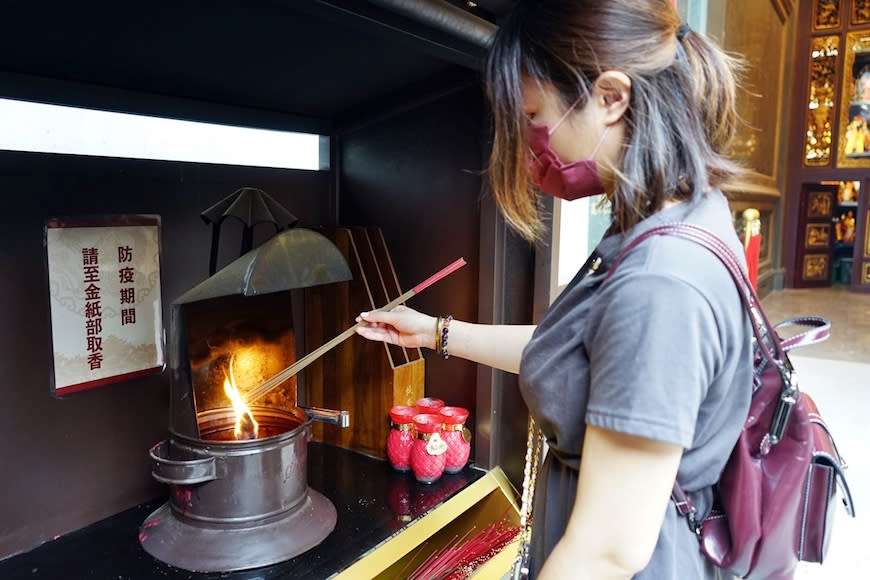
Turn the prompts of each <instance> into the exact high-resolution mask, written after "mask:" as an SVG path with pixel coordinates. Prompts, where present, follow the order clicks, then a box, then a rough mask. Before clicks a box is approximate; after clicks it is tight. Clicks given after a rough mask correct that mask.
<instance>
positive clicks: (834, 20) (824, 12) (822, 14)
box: [813, 0, 842, 30]
mask: <svg viewBox="0 0 870 580" xmlns="http://www.w3.org/2000/svg"><path fill="white" fill-rule="evenodd" d="M840 2H841V0H815V4H814V6H813V29H814V30H825V29H828V28H837V27H839V26H840V13H841V12H842V10H841V9H840Z"/></svg>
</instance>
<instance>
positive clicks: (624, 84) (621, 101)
mask: <svg viewBox="0 0 870 580" xmlns="http://www.w3.org/2000/svg"><path fill="white" fill-rule="evenodd" d="M593 95H594V99H595V101H596V102H597V104H598V105H599V107H601V113H602V114H603V116H604V119H603V120H604V123H605V125H612V124H614V123H616V122H617V121H619V120H620V119H621V118H622V115H623V114H625V111H626V110H627V109H628V104H629V102H630V100H631V79H630V78H628V75H627V74H625V73H624V72H620V71H615V70H608V71H604V72H603V73H601V74H600V75H598V78H597V79H595V83H594V85H593Z"/></svg>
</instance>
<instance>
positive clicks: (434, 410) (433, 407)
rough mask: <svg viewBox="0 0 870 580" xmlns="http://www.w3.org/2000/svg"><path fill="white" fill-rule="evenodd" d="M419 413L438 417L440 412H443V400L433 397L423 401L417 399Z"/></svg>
mask: <svg viewBox="0 0 870 580" xmlns="http://www.w3.org/2000/svg"><path fill="white" fill-rule="evenodd" d="M416 406H417V412H418V413H425V414H432V415H437V414H438V411H440V410H441V407H443V406H444V401H442V400H441V399H433V398H432V397H424V398H422V399H417V403H416Z"/></svg>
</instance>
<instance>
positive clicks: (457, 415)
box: [438, 407, 471, 473]
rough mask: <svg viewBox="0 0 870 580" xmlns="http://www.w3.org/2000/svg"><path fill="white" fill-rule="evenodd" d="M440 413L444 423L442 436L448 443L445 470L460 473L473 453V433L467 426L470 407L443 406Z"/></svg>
mask: <svg viewBox="0 0 870 580" xmlns="http://www.w3.org/2000/svg"><path fill="white" fill-rule="evenodd" d="M438 414H439V415H440V417H441V421H442V423H443V426H442V433H441V438H442V439H444V442H445V443H446V444H447V451H446V453H445V454H444V455H445V456H446V457H445V461H444V471H446V472H447V473H459V472H460V471H462V469H463V468H464V467H465V464H466V463H468V456H469V455H470V454H471V433H470V432H469V431H468V429H466V428H465V421H466V419H468V409H464V408H462V407H442V408H441V410H440V411H439V412H438Z"/></svg>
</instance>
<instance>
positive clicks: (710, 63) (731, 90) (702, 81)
mask: <svg viewBox="0 0 870 580" xmlns="http://www.w3.org/2000/svg"><path fill="white" fill-rule="evenodd" d="M679 43H680V44H681V45H682V50H683V51H684V52H685V55H686V59H687V60H688V63H689V67H690V69H691V71H692V74H691V76H690V79H691V82H692V84H693V89H694V91H693V92H694V100H695V103H696V106H697V107H698V109H699V110H700V111H702V113H703V121H704V127H705V128H706V135H707V141H708V142H709V143H710V145H711V147H712V148H713V150H714V151H715V152H716V153H719V154H723V153H725V152H727V150H728V147H729V146H730V145H731V141H732V139H733V138H734V134H735V132H736V130H737V125H738V123H739V122H740V119H739V117H738V115H737V110H736V102H737V87H738V83H739V79H740V76H741V75H742V73H743V70H744V64H743V61H742V60H741V59H739V58H737V57H734V56H731V55H728V54H726V53H725V52H724V51H723V50H722V49H721V48H719V47H718V46H716V45H715V44H713V43H712V42H711V41H710V40H709V39H708V38H707V37H706V36H704V35H702V34H698V33H696V32H693V31H691V30H689V31H687V33H686V34H685V36H684V37H683V39H682V40H680V41H679ZM680 50H681V49H680V47H679V46H678V47H677V51H680Z"/></svg>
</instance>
